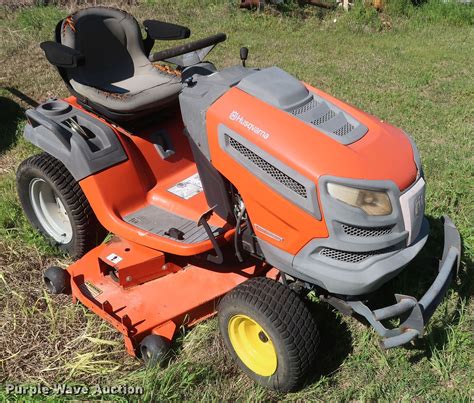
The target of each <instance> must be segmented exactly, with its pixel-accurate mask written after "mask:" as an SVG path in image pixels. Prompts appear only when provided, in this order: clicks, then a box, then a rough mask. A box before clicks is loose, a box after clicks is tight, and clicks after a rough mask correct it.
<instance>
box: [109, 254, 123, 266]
mask: <svg viewBox="0 0 474 403" xmlns="http://www.w3.org/2000/svg"><path fill="white" fill-rule="evenodd" d="M107 260H108V261H109V262H112V263H114V264H117V263H120V262H121V261H122V260H123V259H122V258H121V257H120V256H119V255H116V254H115V253H111V254H110V255H109V256H107Z"/></svg>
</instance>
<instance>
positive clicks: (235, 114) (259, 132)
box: [229, 111, 270, 140]
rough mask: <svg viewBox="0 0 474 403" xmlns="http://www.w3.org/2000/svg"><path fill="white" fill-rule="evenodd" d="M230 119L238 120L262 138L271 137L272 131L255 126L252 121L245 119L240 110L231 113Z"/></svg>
mask: <svg viewBox="0 0 474 403" xmlns="http://www.w3.org/2000/svg"><path fill="white" fill-rule="evenodd" d="M229 119H230V120H232V121H233V122H238V123H239V124H241V125H242V126H243V127H246V128H247V129H249V130H250V131H251V132H253V133H255V134H256V135H258V136H260V137H261V138H263V139H265V140H267V139H268V138H269V137H270V133H268V132H266V131H265V130H262V129H260V128H259V127H257V126H255V125H254V124H253V123H252V122H249V121H248V120H247V119H245V118H244V117H243V116H242V115H241V114H240V113H239V112H237V111H232V112H231V113H230V114H229Z"/></svg>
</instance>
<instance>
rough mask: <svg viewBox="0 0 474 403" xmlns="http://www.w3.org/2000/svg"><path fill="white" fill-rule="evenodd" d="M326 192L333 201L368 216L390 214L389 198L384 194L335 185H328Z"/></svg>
mask: <svg viewBox="0 0 474 403" xmlns="http://www.w3.org/2000/svg"><path fill="white" fill-rule="evenodd" d="M328 192H329V194H330V195H331V196H332V197H334V198H335V199H337V200H340V201H342V202H343V203H346V204H349V205H350V206H354V207H358V208H360V209H362V210H363V211H365V212H366V213H367V214H368V215H387V214H390V213H391V212H392V204H391V203H390V198H389V197H388V195H387V193H385V192H378V191H374V190H366V189H357V188H353V187H349V186H344V185H338V184H336V183H328Z"/></svg>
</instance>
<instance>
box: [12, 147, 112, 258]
mask: <svg viewBox="0 0 474 403" xmlns="http://www.w3.org/2000/svg"><path fill="white" fill-rule="evenodd" d="M35 169H36V170H39V171H40V172H42V173H43V174H44V175H45V176H46V177H47V178H49V180H50V181H51V182H52V183H53V184H54V185H55V186H56V188H57V190H58V191H59V192H60V194H61V195H62V196H63V198H64V200H65V201H66V204H67V206H68V207H69V209H70V211H71V217H70V220H71V224H72V226H73V231H74V237H73V244H72V245H71V247H70V248H68V250H67V251H68V252H69V253H70V254H71V256H72V257H73V258H79V257H81V256H83V255H84V254H85V253H87V252H88V251H89V250H91V249H92V248H94V247H95V246H97V245H98V243H99V242H100V241H102V240H103V238H104V237H105V235H106V230H105V229H104V228H103V227H102V226H101V225H100V223H99V221H98V220H97V217H96V216H95V214H94V212H93V210H92V207H91V206H90V204H89V201H88V200H87V198H86V196H85V194H84V192H83V191H82V189H81V187H80V186H79V183H78V182H77V181H76V180H75V179H74V178H73V176H72V175H71V173H70V172H69V171H68V170H67V168H66V167H65V166H64V164H63V163H62V162H61V161H59V160H57V159H56V158H54V157H53V156H51V155H49V154H47V153H41V154H37V155H33V156H31V157H30V158H27V159H26V160H24V161H23V162H22V163H21V164H20V166H19V167H18V170H17V182H18V183H19V180H20V176H21V175H22V173H23V172H25V171H29V170H35ZM52 243H53V244H54V245H55V246H58V247H60V248H61V245H60V244H57V243H55V242H54V240H53V241H52Z"/></svg>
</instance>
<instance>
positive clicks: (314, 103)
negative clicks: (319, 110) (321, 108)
mask: <svg viewBox="0 0 474 403" xmlns="http://www.w3.org/2000/svg"><path fill="white" fill-rule="evenodd" d="M317 106H318V101H316V100H315V99H314V98H313V99H311V101H309V102H307V103H306V104H304V105H301V106H299V107H297V108H295V109H293V110H292V111H291V113H292V114H293V115H301V114H302V113H305V112H308V111H310V110H311V109H314V108H316V107H317Z"/></svg>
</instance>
